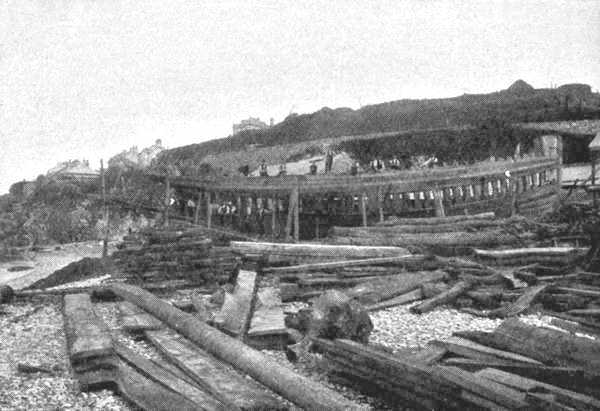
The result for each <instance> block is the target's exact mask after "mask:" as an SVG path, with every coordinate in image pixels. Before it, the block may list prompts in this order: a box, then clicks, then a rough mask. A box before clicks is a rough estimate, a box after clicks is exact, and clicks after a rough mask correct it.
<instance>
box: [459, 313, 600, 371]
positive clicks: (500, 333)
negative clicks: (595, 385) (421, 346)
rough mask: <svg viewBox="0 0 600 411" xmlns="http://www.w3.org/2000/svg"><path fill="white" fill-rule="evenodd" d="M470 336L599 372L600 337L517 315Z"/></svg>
mask: <svg viewBox="0 0 600 411" xmlns="http://www.w3.org/2000/svg"><path fill="white" fill-rule="evenodd" d="M469 339H471V340H473V339H476V340H477V341H478V342H481V343H483V344H486V345H489V346H491V347H494V348H497V349H500V350H507V351H512V352H515V353H518V354H521V355H525V356H528V357H531V358H533V359H536V360H538V361H542V362H544V363H547V364H549V365H559V366H566V367H573V366H575V367H581V368H583V369H584V370H586V372H588V373H589V374H590V375H598V374H599V371H598V370H600V341H597V340H592V339H589V338H584V337H578V336H575V335H571V334H568V333H565V332H562V331H558V330H554V329H550V328H544V327H536V326H533V325H529V324H526V323H524V322H522V321H520V320H518V319H516V318H511V319H508V320H505V321H504V322H503V323H502V324H500V326H498V328H496V330H495V331H494V332H493V333H473V336H472V337H469Z"/></svg>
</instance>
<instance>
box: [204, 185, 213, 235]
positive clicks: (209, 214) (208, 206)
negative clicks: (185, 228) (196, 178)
mask: <svg viewBox="0 0 600 411" xmlns="http://www.w3.org/2000/svg"><path fill="white" fill-rule="evenodd" d="M204 200H205V201H206V227H207V228H210V226H211V223H212V208H211V204H210V191H205V192H204Z"/></svg>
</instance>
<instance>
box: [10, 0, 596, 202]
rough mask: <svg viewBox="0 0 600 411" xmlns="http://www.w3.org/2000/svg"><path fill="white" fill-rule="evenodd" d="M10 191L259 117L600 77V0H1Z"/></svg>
mask: <svg viewBox="0 0 600 411" xmlns="http://www.w3.org/2000/svg"><path fill="white" fill-rule="evenodd" d="M0 76H1V80H0V143H1V147H0V193H3V192H6V191H7V190H8V187H9V186H10V184H11V183H13V182H15V181H19V180H22V179H33V178H35V177H36V176H37V175H38V174H40V173H45V171H46V170H47V169H48V168H50V167H52V166H54V165H55V164H56V163H57V162H58V161H62V160H67V159H75V158H79V159H84V158H85V159H88V160H90V163H91V165H92V166H96V167H98V166H99V160H100V158H104V159H105V160H107V159H108V158H109V157H111V156H112V155H114V154H116V153H117V152H119V151H121V150H123V149H126V148H128V147H130V146H131V145H138V146H139V147H140V148H141V147H145V146H148V145H150V144H152V143H153V141H154V140H155V139H156V138H161V139H162V140H163V143H164V144H165V145H167V146H168V147H176V146H180V145H184V144H190V143H197V142H201V141H205V140H208V139H211V138H216V137H225V136H227V135H229V134H230V133H231V126H232V123H234V122H237V121H239V120H241V119H243V118H247V117H248V116H253V117H261V118H262V119H263V120H265V121H267V122H268V119H269V118H271V117H273V118H274V119H275V121H276V122H279V121H281V120H283V118H285V116H287V115H288V114H289V113H290V112H296V113H306V112H312V111H315V110H318V109H320V108H321V107H323V106H328V107H332V108H335V107H340V106H346V107H351V108H359V107H360V106H361V105H366V104H372V103H379V102H385V101H390V100H397V99H401V98H422V97H448V96H454V95H460V94H463V93H479V92H489V91H495V90H499V89H504V88H506V87H508V86H509V85H510V84H511V83H512V82H514V81H515V80H517V79H519V78H522V79H524V80H525V81H527V82H528V83H530V84H531V85H533V86H534V87H536V88H539V87H549V86H550V84H551V83H552V84H564V83H572V82H580V83H588V84H590V85H591V86H592V88H593V89H594V90H596V89H598V88H600V1H597V0H589V1H576V0H570V1H565V2H562V1H525V2H524V1H522V0H521V1H514V2H513V1H463V2H460V1H433V0H414V1H412V0H393V1H383V0H374V1H368V0H360V1H331V0H324V1H306V0H303V1H289V2H287V1H260V2H251V1H223V0H221V1H214V2H213V1H200V0H195V1H194V0H188V1H176V0H170V1H158V0H157V1H140V0H132V1H125V0H94V1H91V0H76V1H72V0H62V1H59V0H38V1H29V0H14V1H13V0H0Z"/></svg>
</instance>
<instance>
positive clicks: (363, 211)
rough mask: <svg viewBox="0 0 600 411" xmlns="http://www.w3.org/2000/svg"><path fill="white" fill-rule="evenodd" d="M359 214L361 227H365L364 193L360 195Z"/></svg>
mask: <svg viewBox="0 0 600 411" xmlns="http://www.w3.org/2000/svg"><path fill="white" fill-rule="evenodd" d="M359 201H360V203H359V207H360V214H361V216H362V225H363V227H366V226H367V195H366V194H365V193H361V194H360V200H359Z"/></svg>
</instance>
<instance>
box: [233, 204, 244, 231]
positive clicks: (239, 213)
mask: <svg viewBox="0 0 600 411" xmlns="http://www.w3.org/2000/svg"><path fill="white" fill-rule="evenodd" d="M235 206H236V208H237V212H236V214H237V229H238V230H241V229H242V224H243V223H242V196H240V195H238V196H237V198H236V199H235Z"/></svg>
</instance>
